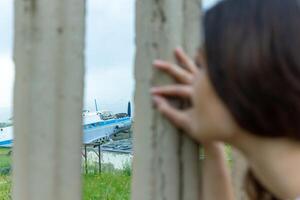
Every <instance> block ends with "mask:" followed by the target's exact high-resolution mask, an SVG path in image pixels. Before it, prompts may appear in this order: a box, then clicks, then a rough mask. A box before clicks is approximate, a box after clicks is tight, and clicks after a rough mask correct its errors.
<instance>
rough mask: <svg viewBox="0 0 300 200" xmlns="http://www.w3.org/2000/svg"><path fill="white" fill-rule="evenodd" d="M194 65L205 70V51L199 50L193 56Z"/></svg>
mask: <svg viewBox="0 0 300 200" xmlns="http://www.w3.org/2000/svg"><path fill="white" fill-rule="evenodd" d="M195 63H196V65H197V66H198V67H199V68H200V69H203V68H207V62H206V55H205V51H204V50H203V49H202V48H199V49H198V51H197V55H196V56H195Z"/></svg>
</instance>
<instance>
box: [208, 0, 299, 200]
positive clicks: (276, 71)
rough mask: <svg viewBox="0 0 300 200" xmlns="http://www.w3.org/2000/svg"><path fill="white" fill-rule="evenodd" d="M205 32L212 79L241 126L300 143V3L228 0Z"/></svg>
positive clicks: (212, 14) (219, 6) (258, 188)
mask: <svg viewBox="0 0 300 200" xmlns="http://www.w3.org/2000/svg"><path fill="white" fill-rule="evenodd" d="M204 31H205V40H204V41H205V44H204V45H205V46H204V47H205V52H206V58H207V64H208V73H209V76H210V79H211V81H212V84H213V86H214V88H215V90H216V92H217V93H218V95H219V96H220V98H221V99H222V101H223V102H224V103H225V105H226V106H227V108H228V109H229V110H230V112H231V114H232V115H233V117H234V118H235V120H236V121H237V122H238V124H239V125H240V126H241V127H242V128H244V129H245V130H248V131H249V132H251V133H253V134H256V135H258V136H262V137H277V138H278V137H286V138H290V139H294V140H298V141H300V0H225V1H222V2H220V3H219V4H217V5H216V6H215V7H213V8H212V9H210V10H208V11H207V12H206V14H205V18H204ZM248 180H252V181H251V182H252V183H254V184H253V185H254V187H252V189H253V188H254V190H255V191H256V192H258V193H261V194H257V195H256V196H257V197H256V198H259V197H262V196H263V194H262V193H263V191H266V190H265V189H264V188H263V187H262V186H261V185H260V184H259V183H258V182H257V181H255V177H253V176H252V175H251V174H250V175H249V178H248ZM271 199H272V198H271ZM273 199H276V198H275V197H273Z"/></svg>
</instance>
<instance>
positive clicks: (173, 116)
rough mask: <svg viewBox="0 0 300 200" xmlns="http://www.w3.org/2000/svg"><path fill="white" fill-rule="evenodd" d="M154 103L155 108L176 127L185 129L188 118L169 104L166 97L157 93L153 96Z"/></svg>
mask: <svg viewBox="0 0 300 200" xmlns="http://www.w3.org/2000/svg"><path fill="white" fill-rule="evenodd" d="M153 101H154V104H155V105H156V107H157V110H158V111H159V112H160V113H161V114H162V115H163V116H165V117H166V118H167V119H168V120H169V121H170V122H171V123H172V124H173V125H175V126H176V127H177V128H181V129H185V128H186V127H185V126H186V125H187V124H188V123H187V122H188V118H187V115H186V114H185V112H183V111H180V110H178V109H176V108H174V107H173V106H171V105H170V103H169V102H168V100H167V99H165V98H164V97H161V96H159V95H154V96H153Z"/></svg>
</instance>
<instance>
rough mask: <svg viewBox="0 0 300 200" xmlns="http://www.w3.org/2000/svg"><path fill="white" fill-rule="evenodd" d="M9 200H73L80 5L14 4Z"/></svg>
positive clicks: (63, 0)
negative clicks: (10, 181) (12, 116)
mask: <svg viewBox="0 0 300 200" xmlns="http://www.w3.org/2000/svg"><path fill="white" fill-rule="evenodd" d="M14 13H15V48H14V60H15V65H16V82H15V98H14V119H15V122H14V131H15V132H14V133H15V143H14V152H13V194H12V196H13V199H14V200H41V199H43V200H80V199H81V184H80V180H81V174H80V171H81V170H80V166H81V165H80V163H81V156H80V155H81V148H80V147H81V138H82V137H81V132H82V131H81V128H82V127H81V124H82V120H81V112H82V102H83V77H84V54H83V52H84V28H85V27H84V22H85V1H82V0H50V1H49V0H15V12H14Z"/></svg>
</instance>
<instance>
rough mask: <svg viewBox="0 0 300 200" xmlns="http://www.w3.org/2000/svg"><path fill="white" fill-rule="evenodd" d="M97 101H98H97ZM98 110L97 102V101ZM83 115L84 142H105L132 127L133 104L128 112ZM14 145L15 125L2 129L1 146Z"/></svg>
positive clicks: (86, 112)
mask: <svg viewBox="0 0 300 200" xmlns="http://www.w3.org/2000/svg"><path fill="white" fill-rule="evenodd" d="M95 103H96V101H95ZM96 110H98V109H97V103H96ZM82 117H83V125H82V127H83V144H90V143H95V142H100V143H104V142H105V141H109V140H110V136H112V135H114V134H116V133H119V132H122V131H127V130H129V129H130V128H131V125H132V117H131V104H130V102H129V103H128V111H127V113H118V114H113V113H112V112H109V111H101V112H99V111H96V112H90V111H84V112H83V113H82ZM12 146H13V125H8V126H6V127H3V128H1V129H0V147H12Z"/></svg>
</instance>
